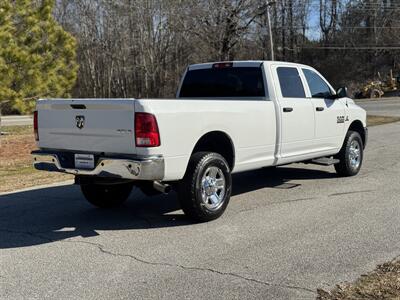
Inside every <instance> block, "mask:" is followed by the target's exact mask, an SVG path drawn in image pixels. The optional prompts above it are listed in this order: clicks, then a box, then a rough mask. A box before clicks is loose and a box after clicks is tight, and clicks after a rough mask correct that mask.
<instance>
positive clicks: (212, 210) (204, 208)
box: [178, 152, 232, 222]
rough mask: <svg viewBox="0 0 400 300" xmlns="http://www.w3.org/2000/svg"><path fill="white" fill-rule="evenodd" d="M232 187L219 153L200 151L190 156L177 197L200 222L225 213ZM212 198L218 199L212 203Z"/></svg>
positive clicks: (227, 169) (186, 209) (187, 213)
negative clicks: (214, 174)
mask: <svg viewBox="0 0 400 300" xmlns="http://www.w3.org/2000/svg"><path fill="white" fill-rule="evenodd" d="M214 172H215V173H216V176H213V173H214ZM207 175H208V176H207ZM214 178H215V179H214ZM203 179H204V184H202V182H203ZM206 181H207V182H206ZM217 181H219V183H217ZM205 185H207V187H205ZM222 185H223V186H224V188H223V189H222V188H221V186H222ZM231 190H232V178H231V172H230V168H229V165H228V163H227V162H226V160H225V159H224V158H223V157H222V156H221V155H219V154H218V153H213V152H198V153H195V154H193V155H192V157H191V158H190V161H189V165H188V169H187V170H186V174H185V176H184V178H183V179H182V180H181V182H180V183H179V188H178V199H179V202H180V204H181V208H182V210H183V212H184V213H185V214H186V216H188V217H189V218H191V219H192V220H194V221H197V222H207V221H211V220H215V219H217V218H219V217H220V216H221V215H222V214H223V213H224V211H225V209H226V207H227V206H228V203H229V199H230V196H231ZM212 199H217V200H218V201H215V203H213V202H214V200H212ZM214 206H215V207H214Z"/></svg>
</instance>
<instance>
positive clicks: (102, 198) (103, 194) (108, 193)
mask: <svg viewBox="0 0 400 300" xmlns="http://www.w3.org/2000/svg"><path fill="white" fill-rule="evenodd" d="M132 188H133V185H132V184H131V183H122V184H94V183H90V184H82V185H81V190H82V193H83V195H84V196H85V198H86V200H87V201H89V202H90V203H91V204H93V205H94V206H97V207H100V208H112V207H117V206H119V205H121V204H122V203H124V202H125V201H126V200H127V199H128V197H129V195H130V193H131V191H132Z"/></svg>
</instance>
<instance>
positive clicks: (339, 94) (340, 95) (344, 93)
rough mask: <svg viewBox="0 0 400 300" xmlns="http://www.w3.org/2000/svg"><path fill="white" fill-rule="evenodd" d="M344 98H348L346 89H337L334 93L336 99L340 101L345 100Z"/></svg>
mask: <svg viewBox="0 0 400 300" xmlns="http://www.w3.org/2000/svg"><path fill="white" fill-rule="evenodd" d="M346 97H348V94H347V87H341V88H338V90H337V91H336V98H337V99H340V98H346Z"/></svg>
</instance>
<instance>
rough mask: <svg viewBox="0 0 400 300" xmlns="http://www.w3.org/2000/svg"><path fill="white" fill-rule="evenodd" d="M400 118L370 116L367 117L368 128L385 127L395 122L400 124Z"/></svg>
mask: <svg viewBox="0 0 400 300" xmlns="http://www.w3.org/2000/svg"><path fill="white" fill-rule="evenodd" d="M399 121H400V117H387V116H368V117H367V125H368V126H377V125H383V124H388V123H393V122H399Z"/></svg>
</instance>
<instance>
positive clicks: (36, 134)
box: [33, 110, 39, 141]
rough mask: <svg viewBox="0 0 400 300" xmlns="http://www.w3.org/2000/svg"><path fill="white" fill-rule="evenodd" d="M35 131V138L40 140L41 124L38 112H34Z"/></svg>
mask: <svg viewBox="0 0 400 300" xmlns="http://www.w3.org/2000/svg"><path fill="white" fill-rule="evenodd" d="M33 132H34V134H35V140H37V141H38V140H39V126H38V112H37V110H35V111H34V112H33Z"/></svg>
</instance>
